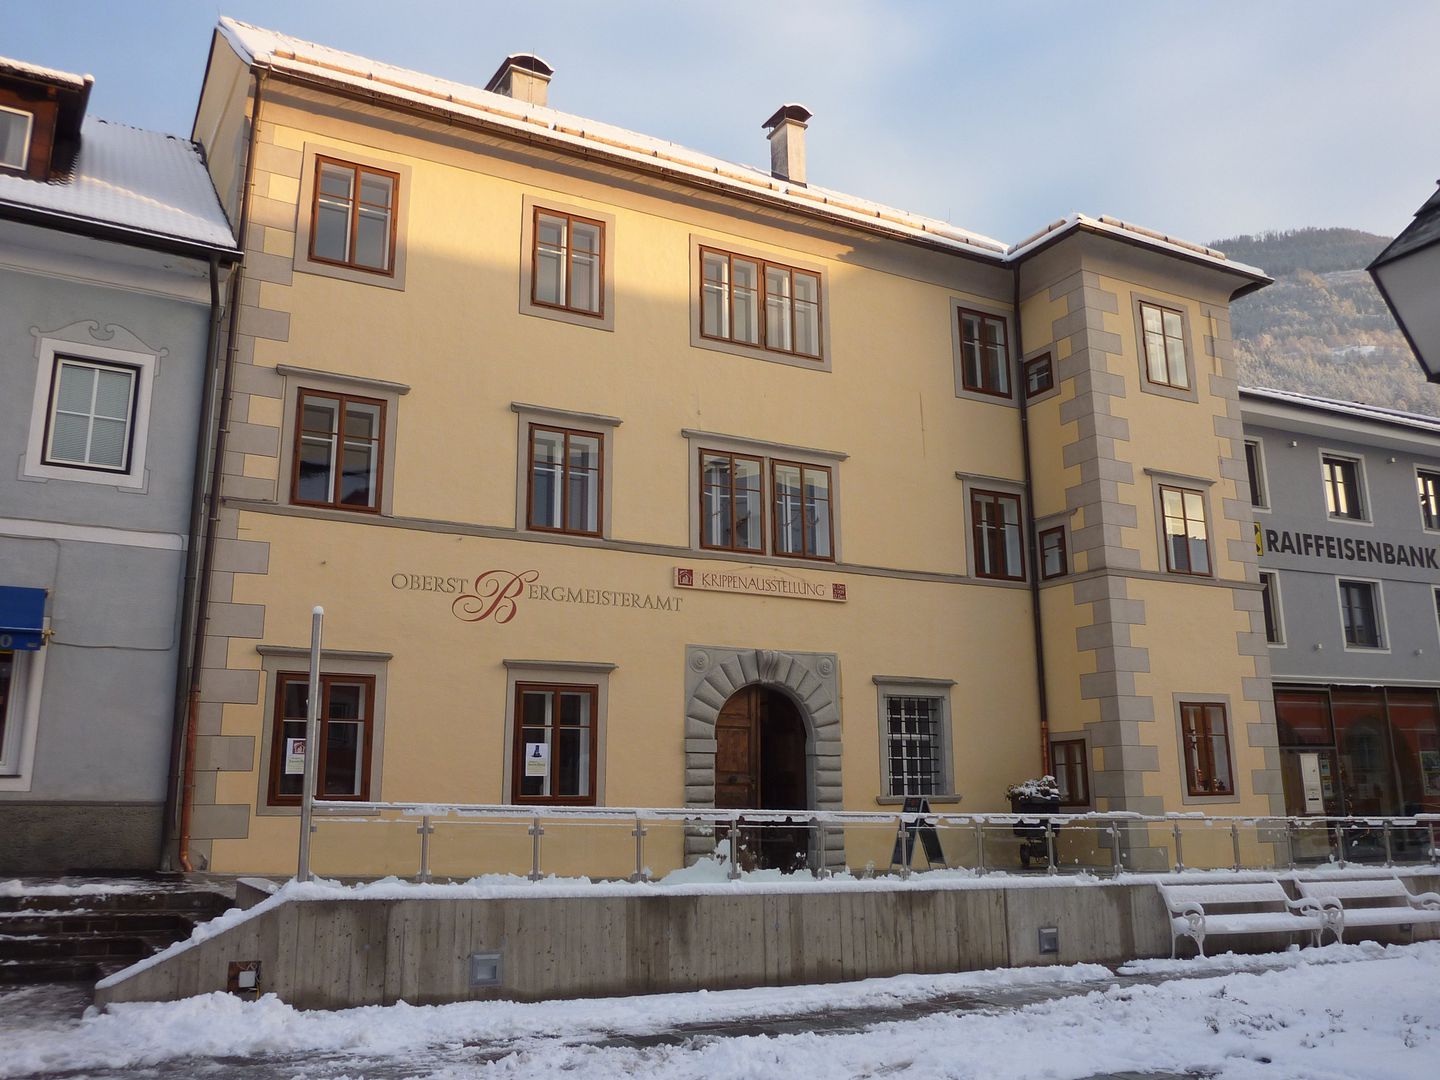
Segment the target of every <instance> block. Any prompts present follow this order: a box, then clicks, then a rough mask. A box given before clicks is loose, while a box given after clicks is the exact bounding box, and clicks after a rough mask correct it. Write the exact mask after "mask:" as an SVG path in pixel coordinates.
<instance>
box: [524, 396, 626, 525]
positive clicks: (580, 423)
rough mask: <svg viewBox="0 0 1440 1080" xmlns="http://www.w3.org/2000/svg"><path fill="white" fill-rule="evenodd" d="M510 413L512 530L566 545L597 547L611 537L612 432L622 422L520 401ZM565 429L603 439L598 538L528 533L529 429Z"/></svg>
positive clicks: (608, 417)
mask: <svg viewBox="0 0 1440 1080" xmlns="http://www.w3.org/2000/svg"><path fill="white" fill-rule="evenodd" d="M510 411H511V412H513V413H514V414H515V440H516V442H515V530H516V531H517V532H525V533H529V534H530V535H532V536H546V537H555V538H557V539H563V540H565V541H566V542H567V543H570V542H574V543H579V544H583V543H586V542H592V543H599V542H600V541H603V540H608V539H609V538H610V535H611V528H610V508H611V504H612V502H613V499H612V492H613V491H614V489H615V484H614V482H613V478H614V476H615V429H616V428H618V427H619V426H620V425H621V424H622V423H624V421H623V420H621V419H620V417H618V416H606V415H604V414H603V413H589V412H576V411H575V410H573V409H554V408H551V407H550V406H548V405H531V404H528V403H527V402H524V401H512V402H511V403H510ZM531 424H539V425H540V426H541V427H549V428H566V429H568V430H574V431H593V432H595V433H596V434H598V435H602V436H604V438H603V439H602V440H601V444H600V469H601V473H600V478H601V479H600V535H599V536H582V535H579V534H577V533H570V532H557V531H556V530H551V529H546V530H538V529H537V530H532V529H530V520H529V517H530V515H529V505H530V504H529V491H530V425H531Z"/></svg>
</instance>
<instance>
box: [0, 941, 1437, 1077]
mask: <svg viewBox="0 0 1440 1080" xmlns="http://www.w3.org/2000/svg"><path fill="white" fill-rule="evenodd" d="M24 993H25V992H12V993H11V994H10V995H7V996H3V997H0V1078H7V1080H8V1078H21V1077H65V1078H79V1077H87V1078H89V1077H94V1078H107V1080H109V1078H116V1080H118V1078H121V1077H125V1078H136V1077H141V1076H144V1077H155V1078H166V1080H169V1078H179V1077H210V1076H215V1077H219V1076H225V1075H239V1074H242V1073H243V1075H244V1076H245V1077H246V1078H247V1080H291V1078H300V1077H303V1078H305V1080H360V1078H362V1077H363V1078H367V1080H382V1078H383V1080H398V1078H401V1077H420V1078H425V1080H459V1078H462V1077H495V1078H506V1080H509V1078H520V1077H551V1076H556V1075H563V1074H567V1073H576V1074H583V1075H584V1076H585V1077H586V1080H610V1078H619V1077H642V1076H643V1077H652V1076H658V1077H667V1078H671V1077H673V1078H679V1080H689V1078H694V1080H702V1078H703V1080H721V1078H729V1077H733V1078H746V1080H749V1078H755V1080H759V1078H770V1077H790V1076H814V1075H817V1074H820V1075H824V1076H825V1078H826V1080H840V1078H842V1077H880V1076H884V1077H907V1078H932V1077H933V1078H941V1077H945V1078H965V1077H974V1078H977V1080H982V1078H983V1080H1004V1078H1016V1080H1019V1078H1026V1080H1029V1078H1041V1077H1043V1078H1047V1080H1081V1078H1089V1077H1097V1076H1115V1075H1131V1074H1139V1075H1146V1076H1150V1077H1157V1076H1205V1077H1217V1078H1223V1080H1251V1078H1266V1080H1298V1078H1314V1080H1339V1078H1364V1080H1402V1078H1403V1080H1421V1078H1424V1080H1429V1078H1431V1077H1433V1076H1434V1075H1436V1071H1437V1065H1436V1062H1437V1060H1440V1057H1437V1052H1440V942H1423V943H1420V944H1417V945H1411V946H1403V947H1397V946H1390V947H1381V946H1378V945H1373V944H1368V945H1332V946H1328V947H1326V948H1323V949H1306V950H1304V951H1303V952H1302V951H1291V952H1288V953H1282V954H1276V955H1270V956H1264V957H1231V956H1227V957H1218V958H1213V959H1211V960H1207V961H1189V960H1185V961H1169V960H1151V961H1139V962H1136V963H1134V964H1131V965H1127V966H1126V967H1124V968H1122V969H1121V972H1120V973H1119V975H1118V976H1117V975H1116V974H1115V973H1112V972H1110V971H1108V970H1107V969H1105V968H1103V967H1099V966H1097V965H1075V966H1070V967H1050V968H1026V969H1016V970H1000V971H991V972H971V973H965V974H958V975H942V976H901V977H899V978H894V979H871V980H867V981H865V982H861V983H850V984H835V985H828V986H807V987H789V988H775V989H759V990H731V991H716V992H710V993H706V992H700V993H691V994H667V995H656V996H653V997H632V998H612V999H601V1000H575V1001H558V1002H541V1003H534V1004H525V1003H515V1002H469V1003H463V1004H455V1005H442V1006H427V1007H414V1006H409V1005H396V1006H391V1007H387V1008H381V1007H371V1008H361V1009H349V1010H344V1011H340V1012H300V1011H297V1010H295V1009H292V1008H290V1007H289V1006H287V1005H284V1004H282V1003H281V1002H279V1001H278V1000H276V999H274V998H265V999H262V1000H260V1001H258V1002H242V1001H240V1000H238V999H236V998H232V997H228V996H226V995H223V994H211V995H207V996H205V997H200V998H192V999H190V1000H187V1001H181V1002H175V1003H170V1004H129V1005H118V1006H114V1007H112V1009H111V1010H110V1011H109V1012H106V1013H103V1014H101V1013H95V1012H94V1011H91V1012H90V1013H88V1014H86V1015H85V1016H83V1017H79V1018H77V1017H75V1016H74V1015H73V1013H72V1014H70V1015H66V1014H65V1013H66V1010H65V1009H64V1008H58V1009H51V1010H50V1011H49V1012H47V1011H46V1009H45V1005H46V1004H47V1003H45V1002H36V1001H35V1000H33V999H30V1000H27V999H26V998H25V997H24ZM31 993H32V994H33V993H34V992H33V991H32V992H31ZM49 1004H51V1005H53V1004H54V1003H53V1002H51V1003H49Z"/></svg>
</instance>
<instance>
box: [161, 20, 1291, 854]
mask: <svg viewBox="0 0 1440 1080" xmlns="http://www.w3.org/2000/svg"><path fill="white" fill-rule="evenodd" d="M551 75H552V71H551V69H550V67H549V66H548V65H547V64H545V63H544V61H542V60H540V59H539V58H537V57H534V56H528V55H527V56H518V55H517V56H511V57H509V58H507V59H506V60H505V62H504V63H503V64H502V65H501V67H500V69H499V71H497V72H496V74H495V76H494V78H493V79H492V80H491V81H490V83H489V85H488V86H487V87H486V88H484V89H480V88H477V87H471V86H464V85H459V84H455V83H451V82H445V81H442V80H438V79H434V78H430V77H427V76H424V75H421V74H417V73H415V72H410V71H405V70H401V69H397V68H392V67H389V66H387V65H384V64H380V63H376V62H373V61H371V60H367V59H364V58H361V57H358V56H353V55H349V54H346V53H342V52H337V51H335V50H332V49H328V48H325V47H323V46H319V45H314V44H311V43H308V42H304V41H299V40H295V39H291V38H288V37H284V36H281V35H278V34H275V33H271V32H269V31H265V30H260V29H257V28H254V27H251V26H247V25H244V24H241V23H238V22H233V21H230V20H228V19H227V20H222V21H221V23H220V26H219V28H218V30H217V32H216V34H215V37H214V40H213V44H212V48H211V54H210V58H209V66H208V70H207V73H206V77H205V83H204V88H203V92H202V95H201V99H200V103H199V108H198V111H197V114H196V120H195V130H194V137H195V138H196V139H197V140H198V141H199V142H200V143H201V144H202V145H203V146H204V148H205V150H206V153H207V157H208V162H209V167H210V169H211V172H212V175H213V177H214V180H215V184H216V187H217V189H218V191H219V193H220V196H221V199H222V201H223V202H224V204H225V206H226V208H227V212H228V213H229V215H230V219H231V221H232V222H234V223H238V224H242V225H243V232H244V235H243V237H242V241H243V246H244V247H245V249H246V268H245V282H244V286H243V289H242V294H241V303H242V306H241V308H240V310H239V320H238V329H239V337H238V339H237V341H236V343H235V350H234V356H233V365H234V366H233V371H232V383H231V395H230V407H229V412H228V416H227V422H226V425H225V430H226V434H225V442H224V445H223V448H222V449H223V456H222V466H223V475H224V479H223V487H222V489H221V491H222V495H223V498H222V499H221V502H220V512H219V534H218V535H219V538H220V539H219V542H218V543H217V544H216V546H215V557H214V564H213V572H212V575H211V579H210V583H209V585H210V605H209V608H208V610H207V612H206V618H207V626H206V639H205V649H204V653H203V659H202V661H201V664H202V667H203V674H202V678H201V680H200V686H201V693H200V700H199V704H198V708H197V709H196V710H195V711H194V714H193V718H194V723H195V734H196V739H195V759H194V765H195V767H194V770H193V773H192V779H193V791H192V799H191V804H192V808H193V810H192V812H191V814H190V817H189V823H190V824H189V850H190V852H191V857H192V859H193V860H194V862H195V864H196V865H197V867H199V866H206V867H208V868H210V869H213V870H216V871H222V872H224V871H236V872H238V871H277V870H284V869H286V868H288V867H290V866H292V865H293V859H294V851H295V843H296V836H297V827H298V824H297V813H298V810H297V803H298V793H299V790H300V769H299V768H298V767H297V766H298V763H299V761H300V758H299V755H298V754H297V753H296V750H297V747H296V745H295V743H294V740H296V739H298V738H300V737H301V736H302V735H303V727H304V723H303V722H304V701H305V694H306V690H307V683H308V674H307V666H308V657H307V655H306V652H307V645H308V641H309V628H310V611H311V607H312V606H313V605H315V604H322V605H323V606H324V607H325V609H326V612H327V621H326V637H325V645H326V649H325V654H324V660H323V674H322V678H321V683H322V685H321V687H320V688H319V689H320V693H321V704H322V724H323V730H322V736H321V742H322V744H323V745H322V748H321V758H320V786H321V794H322V796H323V797H324V798H327V799H341V800H343V799H354V800H357V801H371V802H374V801H424V802H434V803H442V802H445V803H471V804H493V803H513V804H520V805H525V806H550V805H596V806H616V807H624V806H642V807H645V806H648V807H720V808H726V807H732V808H733V807H772V808H805V809H812V810H836V809H847V810H877V809H881V808H892V807H894V806H895V805H896V804H898V803H899V802H900V801H901V800H902V799H903V797H904V796H906V795H917V794H918V795H925V796H927V797H928V798H929V800H930V802H931V804H932V805H933V806H934V807H936V808H937V809H940V810H947V809H949V810H956V811H967V810H973V811H984V810H999V809H1003V808H1004V807H1005V802H1004V797H1003V791H1004V788H1005V786H1006V785H1007V784H1010V783H1012V782H1016V781H1019V780H1022V779H1025V778H1027V777H1030V776H1034V775H1036V774H1038V773H1039V772H1040V771H1041V770H1042V769H1043V768H1047V767H1048V768H1049V769H1050V771H1053V772H1055V773H1056V774H1057V775H1058V776H1059V777H1060V778H1061V780H1062V784H1063V786H1064V790H1065V804H1066V808H1067V809H1075V810H1082V809H1086V808H1091V809H1096V810H1110V811H1116V810H1124V811H1135V812H1141V813H1147V814H1153V813H1160V812H1166V811H1197V810H1198V811H1205V812H1210V813H1217V814H1243V815H1259V814H1269V813H1281V812H1283V810H1284V802H1283V797H1282V783H1281V762H1280V753H1279V750H1278V748H1277V747H1278V744H1277V739H1276V727H1275V721H1274V715H1273V705H1272V688H1271V682H1270V668H1269V664H1270V660H1269V655H1268V653H1269V649H1268V646H1267V643H1266V634H1265V625H1264V621H1263V615H1262V594H1261V586H1260V580H1259V576H1258V573H1257V564H1256V545H1255V542H1254V533H1253V528H1254V512H1253V508H1252V505H1251V499H1250V497H1249V492H1248V485H1247V480H1246V460H1245V449H1244V439H1243V434H1242V430H1241V420H1240V411H1239V409H1240V403H1239V397H1238V393H1237V386H1236V382H1235V371H1234V362H1233V359H1232V355H1231V342H1230V329H1229V327H1230V323H1229V314H1228V312H1229V303H1230V301H1231V300H1232V299H1233V298H1234V297H1236V296H1238V295H1241V294H1244V293H1246V292H1249V291H1251V290H1254V289H1257V288H1260V287H1262V286H1263V285H1265V284H1266V283H1267V281H1268V279H1267V278H1266V276H1265V275H1264V274H1263V273H1261V272H1260V271H1258V270H1256V269H1254V268H1252V267H1248V266H1244V265H1240V264H1237V263H1235V262H1233V261H1231V260H1229V259H1227V258H1226V257H1225V256H1224V255H1223V254H1221V253H1219V252H1216V251H1213V250H1209V249H1206V248H1203V247H1198V246H1195V245H1193V244H1189V243H1185V242H1183V241H1180V240H1176V239H1174V238H1171V237H1167V236H1163V235H1160V234H1157V233H1154V232H1151V231H1148V230H1145V229H1141V228H1137V227H1135V226H1132V225H1129V224H1126V223H1124V222H1121V221H1117V220H1113V219H1109V218H1103V217H1102V218H1090V217H1085V216H1079V215H1077V216H1073V217H1070V218H1066V219H1064V220H1062V221H1057V222H1055V223H1053V224H1051V225H1049V226H1047V227H1046V228H1045V229H1043V230H1041V231H1040V232H1038V233H1036V234H1035V235H1034V236H1033V237H1031V238H1030V239H1028V240H1026V241H1024V242H1022V243H1020V244H1016V245H1010V246H1007V245H1005V244H1003V243H999V242H996V241H993V240H989V239H987V238H985V237H982V236H978V235H975V234H972V233H969V232H966V231H964V230H962V229H958V228H956V227H954V226H952V225H950V224H947V223H945V222H941V221H936V220H930V219H926V218H923V217H919V216H916V215H913V214H908V213H905V212H903V211H899V210H894V209H891V208H888V207H885V206H880V205H877V204H874V203H871V202H867V201H865V200H862V199H858V198H854V197H852V196H848V195H844V194H841V193H839V192H835V191H830V190H828V189H826V188H822V187H818V186H816V185H814V184H812V183H810V182H809V178H808V177H807V173H806V168H805V140H806V135H807V131H806V125H807V121H808V120H809V118H810V114H809V112H808V111H807V110H805V109H804V108H803V107H801V106H798V105H785V106H782V107H781V108H779V109H778V110H777V111H776V112H775V114H774V115H773V116H772V117H770V119H769V120H768V121H767V122H766V124H765V127H766V128H767V129H768V131H769V144H770V147H769V148H770V154H771V162H772V168H771V170H770V171H763V170H757V169H752V168H748V167H745V166H739V165H734V164H731V163H729V162H725V161H721V160H718V159H715V158H711V157H707V156H705V155H703V154H700V153H696V152H694V151H691V150H687V149H684V148H682V147H679V146H676V145H674V144H671V143H668V142H663V141H659V140H655V139H651V138H647V137H645V136H641V135H638V134H635V133H633V132H629V131H624V130H621V129H618V128H615V127H611V126H608V125H605V124H603V123H596V122H594V121H591V120H587V119H584V118H582V117H579V116H573V115H570V114H567V113H563V112H558V111H556V110H555V109H553V108H550V107H549V106H548V104H547V88H548V83H549V81H550V78H551ZM753 119H755V120H759V119H760V118H759V117H755V118H753ZM413 831H414V830H413V829H411V830H410V834H411V835H410V836H409V840H408V841H407V846H406V848H405V853H406V854H405V860H406V861H405V862H404V863H403V864H402V863H399V862H396V861H395V860H394V858H392V856H391V855H390V854H388V853H387V852H388V850H389V849H386V848H385V847H384V846H383V845H379V846H373V845H371V846H367V841H366V840H365V839H364V836H365V834H364V832H363V831H357V832H356V834H355V836H356V840H355V844H354V847H353V849H351V850H348V851H346V852H344V853H343V854H344V862H345V863H346V866H347V868H348V872H351V873H357V874H363V873H382V872H386V871H389V870H397V871H400V872H410V871H411V870H412V869H413V846H414V836H413ZM690 843H691V846H692V850H689V851H684V852H682V851H680V850H678V849H677V850H676V851H675V852H673V853H671V855H670V856H664V855H662V854H659V853H657V854H655V855H654V858H655V859H656V860H657V862H664V861H666V859H667V858H668V859H669V860H670V861H671V862H677V861H679V860H680V859H681V858H682V857H683V856H687V855H688V856H690V857H693V856H695V855H696V854H699V853H700V850H701V849H700V848H699V847H698V846H696V843H697V842H696V841H694V839H693V838H692V841H691V842H690ZM830 857H831V858H832V859H834V858H838V857H843V852H838V853H836V852H832V853H830ZM574 869H576V870H579V869H583V868H582V867H580V866H579V865H578V863H577V865H576V866H575V867H574ZM547 870H555V871H558V872H564V871H565V870H566V866H565V865H563V859H562V861H561V862H560V863H547Z"/></svg>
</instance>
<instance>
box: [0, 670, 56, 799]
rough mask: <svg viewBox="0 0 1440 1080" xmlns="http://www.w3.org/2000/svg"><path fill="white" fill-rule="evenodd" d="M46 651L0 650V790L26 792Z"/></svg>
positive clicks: (28, 788) (32, 759)
mask: <svg viewBox="0 0 1440 1080" xmlns="http://www.w3.org/2000/svg"><path fill="white" fill-rule="evenodd" d="M45 653H46V650H45V649H35V650H27V649H0V791H29V790H30V780H31V775H30V774H31V766H32V765H33V761H34V753H35V736H36V729H37V727H38V724H39V720H40V687H41V684H42V683H43V682H44V671H45Z"/></svg>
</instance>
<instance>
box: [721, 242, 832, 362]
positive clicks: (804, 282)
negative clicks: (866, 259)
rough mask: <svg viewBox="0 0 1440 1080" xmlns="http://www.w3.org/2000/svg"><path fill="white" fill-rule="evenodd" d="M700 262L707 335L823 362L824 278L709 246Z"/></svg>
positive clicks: (805, 271)
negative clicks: (821, 329)
mask: <svg viewBox="0 0 1440 1080" xmlns="http://www.w3.org/2000/svg"><path fill="white" fill-rule="evenodd" d="M700 264H701V274H700V335H701V336H702V337H707V338H716V339H718V340H720V341H731V342H734V343H736V344H738V345H753V346H755V347H756V348H760V349H767V350H769V351H770V352H779V353H786V354H789V355H792V356H802V357H810V358H811V359H815V360H818V359H820V357H821V342H820V275H819V274H815V273H812V272H810V271H807V270H799V269H796V268H795V267H792V266H785V265H782V264H780V263H772V262H767V261H765V260H763V259H751V258H747V257H745V256H743V255H732V254H731V253H730V252H727V251H716V250H713V249H711V248H704V247H702V248H701V249H700Z"/></svg>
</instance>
